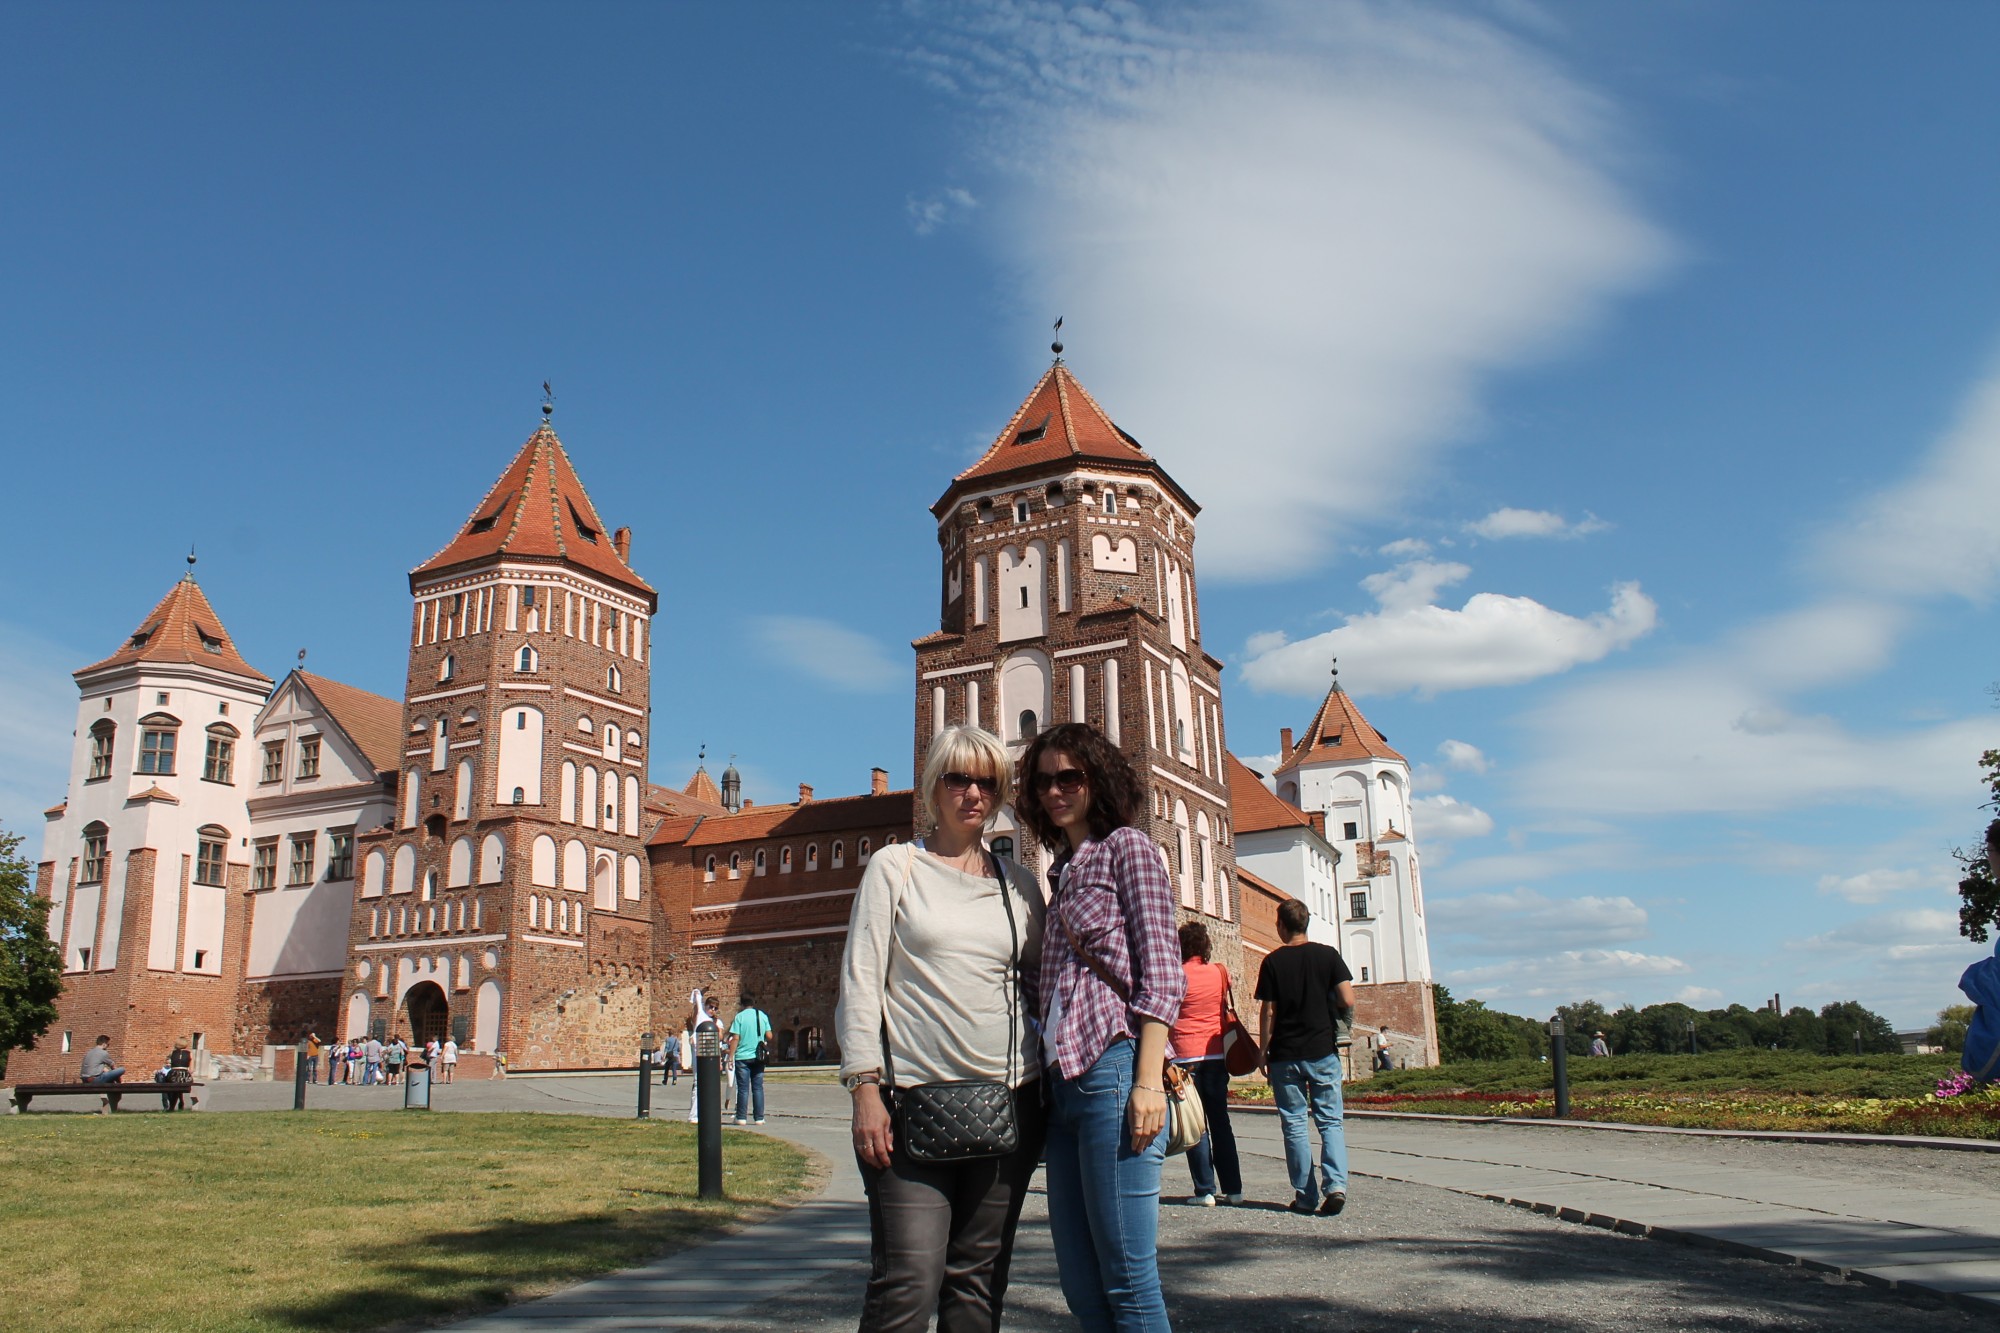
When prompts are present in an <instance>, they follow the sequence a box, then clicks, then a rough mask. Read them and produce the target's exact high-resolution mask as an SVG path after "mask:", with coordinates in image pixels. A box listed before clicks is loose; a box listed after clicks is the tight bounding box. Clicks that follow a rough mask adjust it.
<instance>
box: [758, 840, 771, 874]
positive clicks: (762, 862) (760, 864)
mask: <svg viewBox="0 0 2000 1333" xmlns="http://www.w3.org/2000/svg"><path fill="white" fill-rule="evenodd" d="M767 868H768V866H767V865H766V858H765V856H764V849H763V848H762V847H759V848H758V849H757V873H758V874H760V875H761V874H763V873H764V871H765V870H766V869H767Z"/></svg>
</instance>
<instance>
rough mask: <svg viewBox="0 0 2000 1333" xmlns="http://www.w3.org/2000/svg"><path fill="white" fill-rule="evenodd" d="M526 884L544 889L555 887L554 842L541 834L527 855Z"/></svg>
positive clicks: (544, 834) (546, 835)
mask: <svg viewBox="0 0 2000 1333" xmlns="http://www.w3.org/2000/svg"><path fill="white" fill-rule="evenodd" d="M528 882H529V883H530V884H537V885H540V886H541V887H542V888H545V889H553V888H554V887H555V886H556V840H555V839H554V838H551V837H550V836H549V835H548V834H546V833H543V834H540V835H538V836H537V837H536V838H535V842H534V846H533V847H532V848H530V849H529V853H528Z"/></svg>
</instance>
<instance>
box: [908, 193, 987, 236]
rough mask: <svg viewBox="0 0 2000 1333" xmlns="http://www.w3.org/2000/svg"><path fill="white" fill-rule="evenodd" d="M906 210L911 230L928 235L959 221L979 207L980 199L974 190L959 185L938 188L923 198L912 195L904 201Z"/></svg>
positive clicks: (920, 234)
mask: <svg viewBox="0 0 2000 1333" xmlns="http://www.w3.org/2000/svg"><path fill="white" fill-rule="evenodd" d="M903 207H904V210H905V211H906V212H907V213H908V215H909V219H910V230H912V231H914V232H916V234H917V235H919V236H928V235H930V234H931V233H932V232H934V231H936V230H937V229H938V228H939V227H942V226H944V225H946V224H947V223H951V222H957V221H959V220H961V219H962V218H964V217H965V216H967V215H968V214H970V213H971V212H972V210H974V209H975V208H978V207H979V201H978V200H977V199H975V198H973V196H972V191H970V190H963V189H960V188H958V187H957V186H952V187H951V188H949V189H944V190H938V191H936V192H935V193H932V194H927V195H924V196H922V197H921V198H920V197H918V196H917V195H914V194H913V195H911V196H910V197H909V198H908V199H906V200H904V201H903Z"/></svg>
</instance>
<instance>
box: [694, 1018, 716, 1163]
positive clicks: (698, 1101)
mask: <svg viewBox="0 0 2000 1333" xmlns="http://www.w3.org/2000/svg"><path fill="white" fill-rule="evenodd" d="M694 1089H695V1114H696V1119H697V1120H698V1121H699V1122H700V1127H699V1129H698V1130H697V1131H696V1139H695V1146H696V1156H697V1157H698V1159H699V1161H700V1164H701V1171H700V1181H701V1197H702V1198H704V1199H719V1198H721V1197H722V1043H721V1041H720V1040H719V1039H718V1038H717V1036H716V1031H715V1024H714V1023H712V1022H711V1023H704V1024H703V1025H702V1026H701V1027H700V1028H699V1029H697V1030H696V1032H695V1037H694Z"/></svg>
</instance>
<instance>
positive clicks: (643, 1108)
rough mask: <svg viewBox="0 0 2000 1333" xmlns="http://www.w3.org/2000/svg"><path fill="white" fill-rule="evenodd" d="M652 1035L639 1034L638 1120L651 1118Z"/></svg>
mask: <svg viewBox="0 0 2000 1333" xmlns="http://www.w3.org/2000/svg"><path fill="white" fill-rule="evenodd" d="M652 1073H653V1034H652V1033H650V1032H642V1033H640V1034H639V1118H640V1119H641V1120H651V1119H652V1118H653V1079H652Z"/></svg>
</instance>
